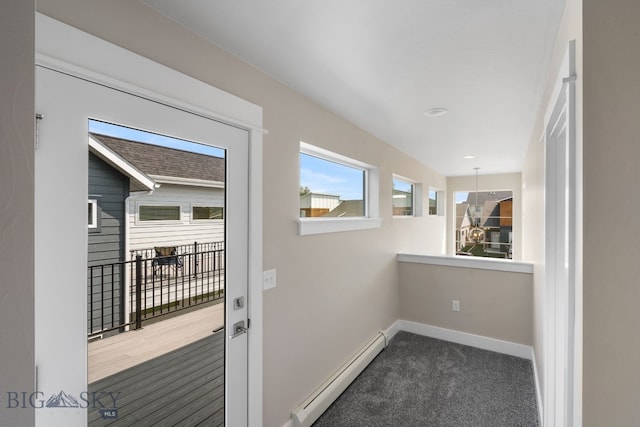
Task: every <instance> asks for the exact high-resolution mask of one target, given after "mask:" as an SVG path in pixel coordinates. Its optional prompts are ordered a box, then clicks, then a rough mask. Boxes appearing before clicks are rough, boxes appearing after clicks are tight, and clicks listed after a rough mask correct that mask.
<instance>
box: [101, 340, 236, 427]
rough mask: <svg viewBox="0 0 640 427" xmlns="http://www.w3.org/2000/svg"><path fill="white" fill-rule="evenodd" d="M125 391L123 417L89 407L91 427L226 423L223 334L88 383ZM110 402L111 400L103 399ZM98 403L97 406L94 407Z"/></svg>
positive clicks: (122, 394) (120, 403)
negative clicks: (107, 416) (106, 416)
mask: <svg viewBox="0 0 640 427" xmlns="http://www.w3.org/2000/svg"><path fill="white" fill-rule="evenodd" d="M101 392H105V393H108V392H111V393H114V394H115V393H120V394H119V395H118V397H117V404H116V407H117V411H118V414H117V415H118V416H117V418H114V419H103V418H102V417H101V414H100V411H99V408H97V407H91V406H90V408H89V425H90V426H92V427H93V426H185V427H186V426H223V425H224V332H223V331H220V332H218V333H216V334H211V333H209V336H208V337H206V338H202V339H200V340H199V341H196V342H194V343H191V344H189V345H187V346H184V347H181V348H179V349H177V350H173V351H172V352H169V353H167V354H164V355H162V356H159V357H156V358H154V359H152V360H149V361H147V362H144V363H141V364H138V365H136V366H134V367H131V368H129V369H126V370H124V371H121V372H119V373H117V374H114V375H111V376H109V377H106V378H104V379H102V380H100V381H97V382H94V383H92V384H90V385H89V393H90V395H93V393H98V395H100V394H99V393H101ZM102 401H103V402H104V403H105V404H107V403H108V402H110V401H111V400H110V399H109V398H104V399H102ZM93 406H98V405H93Z"/></svg>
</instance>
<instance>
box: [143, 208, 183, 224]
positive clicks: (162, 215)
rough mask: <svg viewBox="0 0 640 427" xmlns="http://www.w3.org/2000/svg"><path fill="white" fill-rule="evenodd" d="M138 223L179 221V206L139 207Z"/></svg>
mask: <svg viewBox="0 0 640 427" xmlns="http://www.w3.org/2000/svg"><path fill="white" fill-rule="evenodd" d="M139 219H140V221H176V220H180V206H140V210H139Z"/></svg>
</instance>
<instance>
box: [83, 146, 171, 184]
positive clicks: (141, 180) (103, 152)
mask: <svg viewBox="0 0 640 427" xmlns="http://www.w3.org/2000/svg"><path fill="white" fill-rule="evenodd" d="M89 151H91V152H92V153H93V154H95V155H96V156H98V157H100V158H101V159H102V160H104V161H105V162H107V163H108V164H109V165H111V166H112V167H113V168H115V169H116V170H118V171H119V172H120V173H122V174H123V175H126V176H128V177H129V179H132V180H134V181H136V182H137V183H138V184H140V185H141V186H142V187H144V188H146V189H147V190H148V191H153V190H155V189H156V188H157V187H158V185H157V184H156V182H155V181H154V180H153V179H152V178H151V177H150V176H148V175H146V174H145V173H144V172H142V171H141V170H140V169H138V168H136V167H135V166H133V165H132V164H131V163H129V162H128V161H126V160H125V159H123V158H122V157H121V156H119V155H118V154H117V153H116V152H114V151H113V150H111V149H110V148H109V147H107V146H106V145H104V144H103V143H101V142H100V141H98V140H97V139H95V138H94V137H93V136H91V135H89Z"/></svg>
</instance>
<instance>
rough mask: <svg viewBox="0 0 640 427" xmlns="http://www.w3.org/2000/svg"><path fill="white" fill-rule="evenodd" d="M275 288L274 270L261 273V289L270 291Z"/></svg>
mask: <svg viewBox="0 0 640 427" xmlns="http://www.w3.org/2000/svg"><path fill="white" fill-rule="evenodd" d="M275 287H276V270H275V269H273V270H267V271H263V272H262V289H263V290H265V291H266V290H267V289H272V288H275Z"/></svg>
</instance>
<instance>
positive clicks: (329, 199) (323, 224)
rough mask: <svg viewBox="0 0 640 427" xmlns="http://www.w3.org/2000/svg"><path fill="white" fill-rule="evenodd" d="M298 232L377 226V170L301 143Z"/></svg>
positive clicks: (311, 232)
mask: <svg viewBox="0 0 640 427" xmlns="http://www.w3.org/2000/svg"><path fill="white" fill-rule="evenodd" d="M299 159H300V181H299V186H300V194H299V197H300V199H299V200H300V205H299V209H298V217H299V218H300V219H299V221H298V224H299V233H300V235H307V234H318V233H330V232H338V231H349V230H361V229H368V228H379V227H380V224H381V220H380V218H379V212H378V170H377V168H376V167H374V166H371V165H368V164H366V163H363V162H361V161H358V160H354V159H350V158H348V157H346V156H343V155H341V154H336V153H333V152H331V151H328V150H325V149H322V148H319V147H315V146H313V145H310V144H306V143H304V142H301V143H300V157H299Z"/></svg>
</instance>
